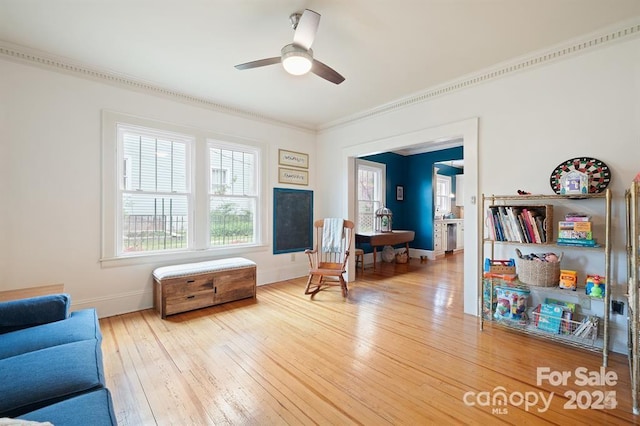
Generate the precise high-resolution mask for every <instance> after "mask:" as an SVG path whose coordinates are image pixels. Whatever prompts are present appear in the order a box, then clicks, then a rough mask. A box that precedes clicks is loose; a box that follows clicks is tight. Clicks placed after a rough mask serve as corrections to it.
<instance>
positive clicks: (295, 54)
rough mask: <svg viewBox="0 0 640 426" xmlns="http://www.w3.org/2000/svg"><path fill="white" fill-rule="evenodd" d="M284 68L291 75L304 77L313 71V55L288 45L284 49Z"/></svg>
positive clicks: (309, 51)
mask: <svg viewBox="0 0 640 426" xmlns="http://www.w3.org/2000/svg"><path fill="white" fill-rule="evenodd" d="M281 53H282V66H283V67H284V69H285V70H286V71H287V72H288V73H289V74H291V75H303V74H306V73H308V72H309V71H310V70H311V66H312V65H313V56H312V55H313V54H312V53H311V49H309V50H308V51H307V50H305V49H303V48H301V47H298V46H295V45H293V44H288V45H286V46H285V47H283V48H282V52H281Z"/></svg>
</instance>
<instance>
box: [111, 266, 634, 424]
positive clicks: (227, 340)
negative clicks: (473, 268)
mask: <svg viewBox="0 0 640 426" xmlns="http://www.w3.org/2000/svg"><path fill="white" fill-rule="evenodd" d="M462 266H463V265H462V254H457V255H453V256H447V257H445V258H443V259H441V260H437V261H429V262H426V263H420V262H419V260H417V259H411V262H410V263H409V264H404V265H395V264H382V265H381V267H380V268H376V272H375V273H374V272H373V269H372V268H371V267H368V268H367V269H366V270H365V272H364V275H362V274H358V276H357V281H355V282H353V283H351V284H350V293H349V297H348V299H347V300H346V301H345V300H343V298H342V296H341V294H340V289H339V288H338V287H335V288H332V289H331V290H327V291H322V292H320V293H319V294H318V295H316V296H315V298H314V299H313V300H311V299H310V298H309V296H305V295H304V294H303V293H304V287H305V281H306V278H300V279H295V280H289V281H285V282H281V283H277V284H271V285H267V286H261V287H259V288H258V297H257V300H256V301H253V300H245V301H239V302H234V303H230V304H227V305H223V306H217V307H212V308H207V309H202V310H199V311H194V312H188V313H184V314H179V315H174V316H170V317H168V319H167V320H161V319H160V317H159V316H158V314H157V313H156V312H155V311H153V310H145V311H140V312H135V313H131V314H126V315H120V316H115V317H110V318H104V319H102V320H101V321H100V323H101V326H102V331H103V334H104V343H103V353H104V362H105V371H106V376H107V377H106V378H107V385H108V386H109V388H110V389H111V391H112V394H113V398H114V406H115V411H116V415H117V417H118V422H119V424H120V425H154V424H157V425H171V424H173V425H207V424H216V425H224V424H230V425H245V424H249V425H253V424H255V425H272V424H275V425H280V424H290V425H298V424H321V425H328V424H332V425H340V424H363V425H380V424H412V425H423V424H438V425H441V424H442V425H444V424H446V425H449V424H479V425H487V424H560V425H577V424H589V425H595V424H630V423H633V422H635V421H640V419H637V417H636V416H633V414H632V413H631V402H630V385H629V370H628V362H627V358H626V357H625V356H622V355H619V354H613V355H612V356H611V357H610V360H609V361H610V362H609V364H610V366H609V368H607V371H608V372H614V373H615V374H616V375H617V383H616V384H615V385H611V386H595V385H594V386H578V385H577V384H576V382H575V381H576V376H575V369H576V368H577V367H585V368H586V369H587V371H588V372H590V373H591V372H599V367H600V364H601V357H600V356H599V355H598V354H594V353H591V352H585V351H582V350H578V349H573V348H569V347H566V346H563V345H559V344H554V343H551V342H547V341H543V340H538V339H535V338H532V337H526V336H523V335H520V334H515V333H511V332H508V331H505V330H502V329H492V328H491V327H490V326H489V327H486V328H485V330H484V331H482V332H481V331H479V327H478V320H477V318H475V317H472V316H468V315H464V314H463V313H462V270H463V268H462ZM537 367H549V368H550V371H553V372H555V371H559V372H560V371H570V372H571V373H572V376H571V377H570V378H569V379H568V381H567V384H566V385H559V386H552V385H551V384H550V383H549V381H546V380H545V381H543V383H541V384H540V385H538V384H537V383H536V379H537V378H536V372H537ZM609 374H613V373H609ZM498 387H502V388H503V389H500V388H498ZM496 388H498V389H496ZM501 390H502V391H503V392H506V394H507V396H508V397H509V401H508V403H507V405H501V406H498V405H493V404H491V401H489V402H487V403H485V401H486V397H487V396H489V397H493V396H494V395H495V394H497V393H499V392H500V391H501ZM603 391H615V394H616V397H617V402H618V404H617V405H618V406H617V408H615V409H606V410H602V409H579V408H578V409H565V408H564V404H565V403H567V402H568V401H569V399H568V398H567V397H565V395H564V394H565V393H566V392H568V393H571V392H575V393H579V395H580V398H579V399H578V403H580V404H586V403H587V402H588V401H587V400H588V399H589V400H591V399H592V397H594V398H593V402H597V401H596V399H597V398H596V397H597V396H598V393H599V392H603ZM534 395H535V396H536V397H537V398H540V397H544V398H545V400H549V399H550V400H551V403H550V406H549V407H548V409H546V410H545V404H544V403H543V402H542V400H539V402H538V403H537V404H535V405H533V404H532V405H531V406H530V407H525V405H524V404H523V403H522V399H521V398H522V397H526V398H529V400H530V401H532V402H533V401H534V400H533V398H534ZM472 403H475V405H474V406H471V404H472Z"/></svg>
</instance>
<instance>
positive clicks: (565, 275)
mask: <svg viewBox="0 0 640 426" xmlns="http://www.w3.org/2000/svg"><path fill="white" fill-rule="evenodd" d="M559 287H560V288H563V289H566V290H573V291H576V288H577V287H578V272H577V271H571V270H568V269H561V270H560V284H559Z"/></svg>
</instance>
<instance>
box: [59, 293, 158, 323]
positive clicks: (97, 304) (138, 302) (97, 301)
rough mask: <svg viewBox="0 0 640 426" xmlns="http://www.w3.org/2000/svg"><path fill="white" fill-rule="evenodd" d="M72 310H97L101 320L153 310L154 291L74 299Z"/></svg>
mask: <svg viewBox="0 0 640 426" xmlns="http://www.w3.org/2000/svg"><path fill="white" fill-rule="evenodd" d="M71 308H72V309H73V310H74V311H77V310H80V309H88V308H95V309H96V311H98V317H99V318H104V317H112V316H114V315H121V314H126V313H129V312H135V311H141V310H143V309H149V308H153V290H151V291H146V290H142V291H132V292H128V293H121V294H115V295H110V296H103V297H94V298H90V299H82V300H78V301H74V300H73V299H72V300H71Z"/></svg>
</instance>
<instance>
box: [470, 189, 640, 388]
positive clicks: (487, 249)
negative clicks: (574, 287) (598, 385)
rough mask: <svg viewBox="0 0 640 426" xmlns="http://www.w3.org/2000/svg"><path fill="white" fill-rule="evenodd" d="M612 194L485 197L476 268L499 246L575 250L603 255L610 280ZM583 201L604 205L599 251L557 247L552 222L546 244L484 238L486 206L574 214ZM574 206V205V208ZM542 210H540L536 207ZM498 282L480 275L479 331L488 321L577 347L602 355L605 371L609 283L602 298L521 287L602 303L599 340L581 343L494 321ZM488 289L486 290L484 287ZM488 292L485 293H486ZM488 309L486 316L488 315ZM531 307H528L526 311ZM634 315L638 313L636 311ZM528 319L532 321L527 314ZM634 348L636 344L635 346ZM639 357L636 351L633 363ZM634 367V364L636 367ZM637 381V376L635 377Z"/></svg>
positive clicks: (556, 335)
mask: <svg viewBox="0 0 640 426" xmlns="http://www.w3.org/2000/svg"><path fill="white" fill-rule="evenodd" d="M611 197H612V195H611V190H610V189H606V190H605V191H603V192H601V193H598V194H586V195H580V196H579V197H577V196H567V195H489V196H487V195H484V194H483V196H482V212H483V214H482V217H483V223H481V224H480V225H481V226H479V227H478V229H479V230H480V231H479V232H480V236H479V237H480V240H481V241H482V249H481V250H480V251H479V253H478V264H479V265H483V264H484V259H485V258H489V259H495V250H496V246H498V245H511V246H529V247H544V248H543V249H542V250H538V251H543V250H545V251H549V250H552V249H553V250H556V251H561V252H563V253H564V252H565V251H566V252H573V251H576V250H586V251H595V252H597V253H602V254H603V257H604V260H603V261H604V274H603V275H604V276H605V277H606V279H607V280H609V279H610V277H611V262H610V259H611V237H610V235H611ZM585 199H596V200H601V201H602V202H603V204H602V206H598V209H599V211H600V210H601V209H604V214H603V218H604V235H597V236H598V237H600V241H599V242H600V245H599V247H579V246H566V245H557V244H556V243H555V241H556V234H555V233H554V232H553V231H552V230H551V229H552V228H550V227H551V226H552V225H553V222H549V223H547V227H548V228H547V229H548V231H547V236H548V239H547V242H546V243H542V244H541V243H524V242H510V241H496V240H494V239H491V238H488V236H487V235H485V230H486V229H487V226H488V225H487V223H486V220H487V208H488V206H494V205H504V206H539V204H540V203H544V204H545V205H547V204H548V205H553V206H556V205H563V206H565V207H566V205H567V204H570V205H571V208H573V209H574V210H580V204H579V203H580V201H581V200H585ZM507 203H512V204H507ZM574 203H575V205H574ZM539 207H542V206H539ZM548 219H550V221H553V220H558V216H557V217H556V218H555V219H554V218H553V217H550V218H548ZM603 236H604V242H603V241H602V240H601V237H603ZM499 284H500V282H499V281H496V279H494V278H485V277H484V273H483V271H479V276H478V286H479V289H478V294H479V301H478V302H479V312H480V313H481V315H480V329H481V330H482V329H483V327H484V322H485V321H489V322H491V323H492V324H493V325H495V326H498V327H504V328H507V329H511V330H515V331H518V332H522V333H526V334H529V335H532V336H535V337H539V338H544V339H547V340H552V341H555V342H559V343H562V344H566V345H570V346H573V347H578V348H581V349H587V350H591V351H597V352H602V365H603V366H604V367H606V366H607V363H608V356H609V314H610V305H611V286H610V284H611V283H609V282H607V283H606V291H605V294H604V298H594V297H590V296H587V295H586V294H584V293H582V294H581V293H580V290H582V291H584V289H583V288H582V289H580V288H578V291H576V292H573V291H571V290H560V289H557V288H550V287H536V286H526V285H523V286H522V287H523V288H527V289H529V290H530V291H531V292H532V293H533V292H535V293H539V294H548V295H549V296H551V297H554V296H555V295H558V294H559V293H561V294H562V295H564V296H570V297H575V298H577V299H578V301H579V303H580V304H583V305H589V308H590V305H591V303H592V302H595V303H603V314H602V318H601V321H599V324H598V336H599V337H598V338H597V339H593V340H592V339H581V338H575V337H573V336H571V335H563V334H553V333H549V332H545V331H542V330H539V329H538V328H536V327H535V326H533V325H526V324H519V323H517V322H512V321H503V320H495V319H494V315H493V314H494V299H493V297H494V288H495V287H496V285H499ZM487 286H488V287H487ZM487 292H488V293H487ZM487 294H488V297H489V303H488V304H487V303H486V297H485V296H487ZM487 309H488V315H487ZM530 310H531V307H529V311H530ZM636 312H637V310H636ZM529 317H532V315H531V314H529ZM636 324H637V321H636ZM636 346H638V343H637V342H636ZM637 358H638V355H637V351H636V361H637ZM636 365H637V364H636ZM638 377H640V375H639V376H638Z"/></svg>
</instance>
